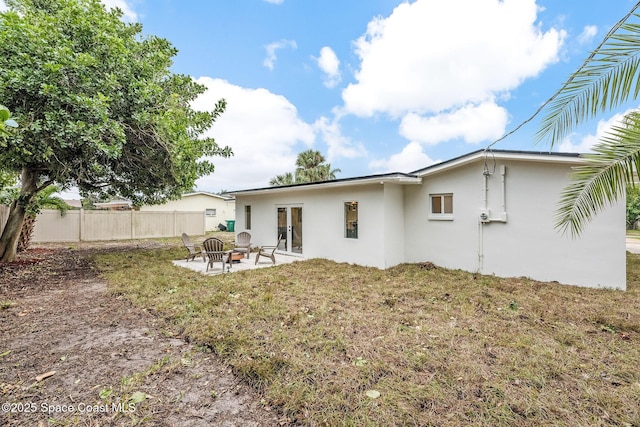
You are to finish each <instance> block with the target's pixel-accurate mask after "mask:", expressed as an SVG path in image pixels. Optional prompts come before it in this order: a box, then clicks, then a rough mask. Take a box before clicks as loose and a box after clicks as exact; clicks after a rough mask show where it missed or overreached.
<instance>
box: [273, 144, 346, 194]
mask: <svg viewBox="0 0 640 427" xmlns="http://www.w3.org/2000/svg"><path fill="white" fill-rule="evenodd" d="M338 172H340V169H331V164H329V163H325V158H324V156H323V155H322V154H321V153H320V152H319V151H316V150H311V149H309V150H306V151H303V152H301V153H299V154H298V158H297V159H296V171H295V174H292V173H290V172H287V173H286V174H284V175H278V176H276V177H275V178H272V179H271V181H269V184H270V185H271V186H279V185H291V184H301V183H305V182H320V181H330V180H334V179H336V173H338Z"/></svg>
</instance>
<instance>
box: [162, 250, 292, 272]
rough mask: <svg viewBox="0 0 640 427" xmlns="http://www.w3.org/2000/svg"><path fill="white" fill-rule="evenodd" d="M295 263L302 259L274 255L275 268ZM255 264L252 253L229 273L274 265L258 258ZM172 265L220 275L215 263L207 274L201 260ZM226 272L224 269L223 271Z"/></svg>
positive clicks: (177, 261)
mask: <svg viewBox="0 0 640 427" xmlns="http://www.w3.org/2000/svg"><path fill="white" fill-rule="evenodd" d="M296 261H304V258H303V257H299V256H292V255H283V254H278V253H276V263H275V266H278V265H282V264H289V263H292V262H296ZM255 262H256V254H255V253H252V254H251V258H249V259H247V258H243V259H242V260H241V261H240V262H234V263H233V265H232V266H231V269H230V270H229V272H231V273H234V272H238V271H247V270H254V269H256V268H265V267H274V264H273V263H272V262H271V260H270V259H269V258H267V257H260V259H259V260H258V264H255ZM173 265H176V266H178V267H183V268H188V269H189V270H193V271H197V272H199V273H202V274H207V275H212V274H221V273H222V269H221V268H220V263H219V262H217V263H215V264H214V266H213V268H210V269H209V271H208V272H207V271H206V270H207V263H206V262H204V261H202V258H196V259H195V260H193V261H185V260H183V259H182V260H175V261H173ZM225 271H226V269H225Z"/></svg>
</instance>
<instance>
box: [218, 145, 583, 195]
mask: <svg viewBox="0 0 640 427" xmlns="http://www.w3.org/2000/svg"><path fill="white" fill-rule="evenodd" d="M580 156H581V154H578V153H557V152H545V151H517V150H484V149H481V150H476V151H473V152H471V153H467V154H464V155H462V156H459V157H455V158H453V159H450V160H446V161H444V162H440V163H436V164H434V165H431V166H427V167H426V168H422V169H418V170H416V171H413V172H410V173H402V172H392V173H386V174H378V175H366V176H359V177H353V178H342V179H334V180H331V181H321V182H309V183H304V184H292V185H281V186H276V187H262V188H254V189H249V190H238V191H230V192H229V194H233V195H236V194H239V195H244V194H261V193H267V192H268V193H274V192H276V193H277V192H285V191H286V192H288V191H295V190H309V189H315V188H334V187H345V186H354V185H366V184H372V183H380V184H384V183H396V184H420V183H422V177H424V176H427V175H431V174H433V173H436V172H441V171H442V170H449V169H454V168H456V167H459V166H463V165H466V164H468V163H471V162H475V161H477V160H479V159H486V161H487V162H493V159H509V160H526V161H535V162H552V163H569V164H580V163H582V159H581V158H580Z"/></svg>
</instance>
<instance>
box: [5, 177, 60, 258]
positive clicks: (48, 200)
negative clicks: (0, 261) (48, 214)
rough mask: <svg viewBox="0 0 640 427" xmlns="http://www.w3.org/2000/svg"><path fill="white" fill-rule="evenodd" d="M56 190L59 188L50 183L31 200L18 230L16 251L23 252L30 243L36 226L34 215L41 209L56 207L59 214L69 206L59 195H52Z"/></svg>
mask: <svg viewBox="0 0 640 427" xmlns="http://www.w3.org/2000/svg"><path fill="white" fill-rule="evenodd" d="M58 191H60V189H59V188H58V187H57V186H55V185H50V186H49V187H47V188H45V189H44V190H42V191H41V192H40V193H39V194H38V195H36V197H34V198H33V199H32V200H31V203H30V204H29V207H28V208H27V215H26V216H25V217H24V222H23V224H22V229H21V230H20V237H18V247H17V252H24V251H26V250H27V249H28V248H29V246H30V245H31V238H32V237H33V231H34V229H35V226H36V215H37V214H38V212H40V210H41V209H57V210H59V211H60V215H64V214H65V213H66V212H67V210H68V209H69V207H70V206H69V205H67V204H66V203H65V201H64V200H62V199H61V198H60V197H57V196H54V194H55V193H57V192H58Z"/></svg>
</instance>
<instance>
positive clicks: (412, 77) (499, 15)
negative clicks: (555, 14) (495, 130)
mask: <svg viewBox="0 0 640 427" xmlns="http://www.w3.org/2000/svg"><path fill="white" fill-rule="evenodd" d="M536 12H537V6H536V3H535V1H534V0H417V1H415V2H413V3H408V2H407V3H402V4H400V5H399V6H398V7H396V9H395V10H394V11H393V13H392V14H391V15H390V16H389V17H388V18H380V17H379V18H376V19H374V20H373V21H371V22H370V23H369V25H368V27H367V31H366V33H365V34H364V35H363V36H361V37H360V38H359V39H358V40H357V41H356V42H355V48H356V53H357V54H358V56H359V57H360V61H361V63H360V69H359V70H358V71H357V72H356V75H355V77H356V80H357V82H356V83H353V84H350V85H349V86H348V87H347V88H345V90H344V91H343V94H342V96H343V100H344V102H345V107H346V110H347V111H348V112H351V113H353V114H356V115H359V116H365V117H366V116H371V115H373V114H375V113H377V112H382V113H387V114H389V115H391V116H395V117H397V116H400V115H402V114H405V113H407V112H417V113H437V112H440V111H443V110H447V109H450V108H453V107H456V106H458V105H464V104H467V103H469V102H473V103H479V102H484V101H485V100H486V99H491V98H493V97H494V96H495V95H496V94H499V93H501V92H504V91H508V90H510V89H513V88H515V87H517V86H518V85H519V84H520V83H522V81H523V80H524V79H525V78H527V77H532V76H536V75H537V74H538V73H540V72H541V71H542V70H543V69H544V68H545V67H546V66H548V65H549V64H551V63H553V62H556V61H557V54H558V49H559V47H560V45H561V43H562V41H563V38H564V33H563V32H559V31H557V30H555V29H550V30H549V31H547V32H546V33H542V32H541V31H540V29H539V27H538V26H537V25H536ZM452 23H455V25H452ZM459 28H464V31H457V30H456V29H459Z"/></svg>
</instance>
